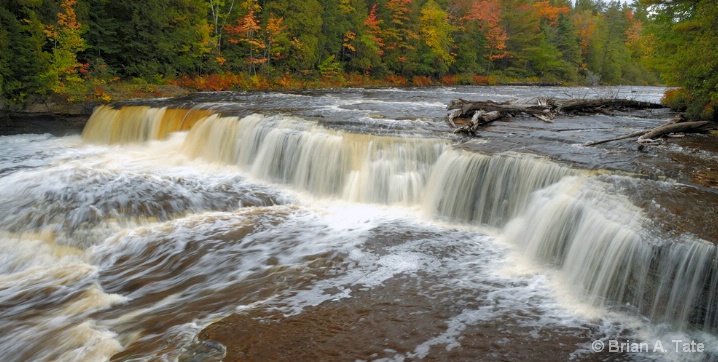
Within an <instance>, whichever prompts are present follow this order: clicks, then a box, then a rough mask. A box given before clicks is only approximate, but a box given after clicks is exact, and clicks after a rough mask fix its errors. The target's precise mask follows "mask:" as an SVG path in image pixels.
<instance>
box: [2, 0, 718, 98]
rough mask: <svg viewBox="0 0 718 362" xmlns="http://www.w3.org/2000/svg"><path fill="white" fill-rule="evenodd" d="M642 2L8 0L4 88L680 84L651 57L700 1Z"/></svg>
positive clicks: (674, 44)
mask: <svg viewBox="0 0 718 362" xmlns="http://www.w3.org/2000/svg"><path fill="white" fill-rule="evenodd" d="M645 1H646V2H645V3H634V4H626V3H622V2H619V1H611V2H606V1H603V0H577V1H576V2H575V4H574V2H572V1H569V0H542V1H538V0H303V1H293V0H145V1H141V2H140V1H135V0H5V1H3V2H2V3H1V4H0V24H1V25H2V27H1V28H0V29H2V32H1V33H0V54H2V58H0V86H1V87H2V96H3V98H4V99H5V100H6V101H9V102H18V103H21V102H23V101H25V100H26V99H28V97H32V96H34V95H43V94H48V93H58V94H75V93H83V92H85V91H86V88H87V87H88V85H95V86H96V85H98V84H104V83H107V82H112V81H114V80H117V79H121V80H134V81H138V82H148V83H160V84H161V83H167V82H174V83H178V84H183V85H190V86H194V87H195V88H200V89H202V88H207V89H226V88H230V89H231V88H236V87H239V86H240V85H244V84H245V83H246V82H245V83H242V82H241V81H240V80H244V81H247V80H250V81H254V82H259V81H261V80H266V79H273V80H277V84H279V85H282V84H287V85H288V84H289V82H290V81H291V80H293V79H320V80H326V81H328V82H331V81H338V80H339V81H340V80H342V79H346V78H349V77H353V78H357V77H358V78H360V79H363V80H365V81H367V80H370V79H405V80H409V81H413V82H414V83H415V84H421V83H422V80H424V81H425V82H426V81H427V80H428V81H430V80H445V81H446V82H453V83H482V82H484V83H485V82H487V81H488V82H490V80H491V79H506V80H517V81H526V80H529V81H536V82H539V81H540V82H564V83H568V84H589V85H593V84H655V83H658V82H661V81H670V82H673V81H675V82H676V83H680V82H684V81H687V80H686V79H683V78H680V77H678V78H675V79H674V78H671V77H670V76H666V74H669V73H671V72H672V71H674V70H675V67H676V66H684V67H687V66H688V64H689V63H686V62H683V61H682V60H680V59H677V58H676V59H673V58H671V59H668V58H667V57H665V56H662V57H657V56H656V53H660V52H662V51H670V50H671V49H673V50H675V49H677V48H679V47H681V46H682V45H681V44H683V42H685V41H686V39H685V38H689V37H690V36H688V35H686V36H684V37H682V38H681V37H673V36H669V35H667V34H669V33H672V32H673V30H674V29H673V28H672V27H673V26H674V25H675V24H673V23H674V22H676V21H677V20H679V19H682V18H681V16H683V17H690V16H691V15H690V14H692V12H691V10H690V9H687V8H690V7H691V6H693V5H695V4H698V3H710V2H709V1H697V0H683V2H681V1H678V2H676V1H667V2H665V3H664V2H663V1H661V0H645ZM676 4H678V5H676ZM681 4H683V5H681ZM709 5H711V4H709ZM711 6H713V7H715V4H712V5H711ZM653 9H659V10H661V11H662V12H661V13H656V12H655V11H653ZM711 26H713V27H714V26H715V25H714V24H711ZM686 34H688V33H686ZM696 45H699V44H696ZM714 47H715V45H713V44H712V43H711V44H707V45H706V46H701V48H700V49H699V50H700V51H707V52H709V51H710V50H712V49H713V48H714ZM713 54H715V53H713ZM707 58H708V56H707V57H706V60H707ZM659 72H660V73H662V74H664V77H663V78H662V79H661V78H659V77H658V74H659ZM671 74H673V73H671ZM232 80H234V81H232ZM223 81H224V82H223ZM208 82H209V83H208ZM211 82H214V83H217V84H211ZM283 82H284V83H283Z"/></svg>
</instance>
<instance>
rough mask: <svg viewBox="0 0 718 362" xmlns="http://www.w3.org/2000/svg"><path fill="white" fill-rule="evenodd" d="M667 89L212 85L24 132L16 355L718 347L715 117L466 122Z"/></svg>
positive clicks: (691, 350)
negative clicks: (642, 142) (653, 131)
mask: <svg viewBox="0 0 718 362" xmlns="http://www.w3.org/2000/svg"><path fill="white" fill-rule="evenodd" d="M663 91H664V89H663V88H655V87H612V88H562V87H545V88H534V87H468V86H467V87H434V88H407V89H345V90H321V91H298V92H267V93H261V92H249V93H235V92H219V93H197V94H193V95H190V96H187V97H183V98H177V99H156V100H135V101H127V102H120V103H116V104H113V105H112V106H102V107H99V108H97V109H96V110H95V112H94V114H93V116H92V117H91V118H90V120H89V121H88V123H87V125H86V127H85V130H84V132H83V134H82V135H67V136H64V137H56V136H52V135H49V134H45V135H17V136H2V137H0V204H1V205H2V208H0V305H2V308H0V314H1V318H0V357H1V359H2V360H3V361H31V360H32V361H55V360H59V361H104V360H110V359H112V360H118V361H120V360H122V361H128V360H132V361H155V360H159V361H161V360H167V361H175V360H178V361H219V360H221V359H222V358H223V357H225V356H226V357H227V358H228V359H227V360H229V359H231V360H254V361H260V360H291V361H296V360H383V361H404V360H417V359H427V360H536V361H555V360H586V361H598V360H602V361H603V360H621V361H643V360H668V361H671V360H681V361H683V360H685V361H703V360H718V288H717V287H718V258H717V254H716V253H717V251H716V245H715V244H716V242H718V229H717V228H718V225H716V224H717V223H716V221H718V220H717V219H716V216H715V215H716V211H718V191H717V190H716V188H715V187H714V186H713V185H712V184H711V182H713V181H711V175H714V174H715V172H716V170H717V169H718V149H716V148H717V147H716V146H715V145H716V144H718V142H715V136H708V135H702V136H701V135H697V136H692V137H687V138H685V139H676V140H672V141H669V142H666V143H664V144H661V145H650V146H647V147H645V148H640V149H639V148H638V147H637V145H636V144H635V143H634V142H632V141H622V142H616V143H613V144H607V145H605V146H601V147H585V146H583V145H582V144H583V143H585V142H587V141H592V140H598V139H603V138H610V137H613V136H616V135H620V134H624V133H630V132H633V131H635V130H636V129H641V128H646V127H651V126H655V125H658V124H661V123H662V122H664V121H665V120H666V119H668V118H670V114H668V112H667V111H665V110H651V111H643V112H635V113H626V114H616V115H613V116H609V115H597V116H596V115H594V116H581V117H577V116H574V117H559V118H557V119H556V121H555V122H554V123H552V124H548V123H544V122H541V121H539V120H537V119H533V118H520V117H519V118H516V119H514V120H512V121H510V122H496V123H495V124H494V125H492V126H491V127H489V128H487V129H486V131H485V132H482V133H481V134H480V135H479V137H476V138H465V137H461V136H458V135H454V134H453V133H452V132H451V131H452V130H451V129H449V127H448V126H447V125H446V124H445V123H444V121H443V116H444V115H445V114H446V111H445V107H446V104H448V102H449V101H451V100H453V99H457V98H464V99H477V100H484V99H493V100H498V101H502V100H509V99H516V98H528V97H536V96H543V97H548V96H554V97H564V98H566V97H573V98H600V97H615V96H616V97H624V98H631V99H636V100H641V101H653V102H657V101H658V100H659V99H660V97H661V95H662V93H663ZM710 137H713V138H710ZM706 180H708V181H706Z"/></svg>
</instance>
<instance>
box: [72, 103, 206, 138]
mask: <svg viewBox="0 0 718 362" xmlns="http://www.w3.org/2000/svg"><path fill="white" fill-rule="evenodd" d="M210 114H212V112H211V111H208V110H204V109H168V108H167V107H162V108H152V107H148V106H124V107H121V108H119V109H115V108H113V107H111V106H99V107H97V108H96V109H95V111H94V112H93V113H92V116H91V117H90V119H89V120H88V121H87V124H86V125H85V129H84V130H83V132H82V138H83V139H84V140H86V141H89V142H94V143H103V144H125V143H135V142H144V141H148V140H157V139H163V138H165V137H167V135H169V134H170V133H172V132H176V131H186V130H189V129H191V128H192V126H194V124H195V123H196V122H197V121H198V120H200V119H202V118H204V117H207V116H208V115H210Z"/></svg>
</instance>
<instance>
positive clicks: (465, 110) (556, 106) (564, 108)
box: [446, 97, 663, 141]
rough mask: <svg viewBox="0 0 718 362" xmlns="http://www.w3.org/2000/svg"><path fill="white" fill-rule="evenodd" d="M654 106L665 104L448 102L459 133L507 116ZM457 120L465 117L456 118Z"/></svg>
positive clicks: (623, 101)
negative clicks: (486, 116) (487, 115)
mask: <svg viewBox="0 0 718 362" xmlns="http://www.w3.org/2000/svg"><path fill="white" fill-rule="evenodd" d="M655 108H663V106H662V105H660V104H656V103H650V102H641V101H635V100H630V99H616V98H610V99H556V98H544V97H537V98H530V99H523V100H515V101H504V102H496V101H492V100H486V101H469V100H466V99H456V100H453V101H451V102H450V103H449V105H448V106H447V110H448V111H449V114H448V115H447V118H446V121H447V123H448V124H449V125H450V126H451V127H453V128H456V129H457V133H470V134H475V133H476V131H478V126H481V125H485V124H488V123H491V122H493V121H496V120H500V119H505V118H514V117H520V116H531V117H535V118H537V119H540V120H541V121H544V122H549V123H552V122H553V119H554V118H555V117H556V115H558V114H561V113H567V114H574V113H603V114H607V115H613V112H612V111H620V110H628V109H655ZM492 112H498V113H492ZM487 113H492V116H491V117H489V118H486V119H484V118H483V117H484V115H485V114H487ZM478 119H481V121H480V122H477V120H478ZM455 120H463V121H461V122H455ZM609 141H610V140H609Z"/></svg>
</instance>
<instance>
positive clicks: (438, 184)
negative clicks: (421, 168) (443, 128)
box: [424, 149, 579, 227]
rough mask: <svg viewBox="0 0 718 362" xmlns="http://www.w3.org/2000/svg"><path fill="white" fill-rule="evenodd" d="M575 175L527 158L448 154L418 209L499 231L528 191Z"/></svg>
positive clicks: (444, 154)
mask: <svg viewBox="0 0 718 362" xmlns="http://www.w3.org/2000/svg"><path fill="white" fill-rule="evenodd" d="M578 173H579V172H578V171H575V170H572V169H569V168H567V167H562V166H559V165H557V164H555V163H552V162H549V161H547V160H544V159H541V158H538V157H532V156H530V155H519V154H502V155H497V156H484V155H480V154H477V153H475V152H468V151H463V150H453V149H452V150H449V151H447V152H444V153H443V154H442V155H441V157H440V158H439V160H438V161H437V162H436V167H435V169H434V170H433V172H432V176H431V178H430V180H429V185H428V187H427V195H426V199H425V201H424V208H425V210H426V211H427V212H428V213H430V214H432V215H436V216H438V217H442V218H447V219H449V220H459V221H464V222H472V223H480V224H486V225H489V226H493V227H501V226H503V225H504V224H505V223H506V222H508V221H509V220H510V219H512V218H513V217H515V216H516V215H517V214H518V212H519V211H521V210H522V209H523V208H524V206H525V205H526V201H527V199H528V197H529V195H530V194H531V192H533V191H536V190H540V189H542V188H544V187H546V186H548V185H551V184H553V183H555V182H557V181H559V180H560V179H561V178H563V177H565V176H568V175H573V174H578Z"/></svg>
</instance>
